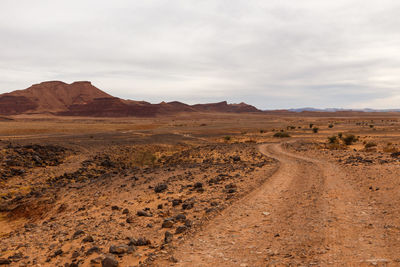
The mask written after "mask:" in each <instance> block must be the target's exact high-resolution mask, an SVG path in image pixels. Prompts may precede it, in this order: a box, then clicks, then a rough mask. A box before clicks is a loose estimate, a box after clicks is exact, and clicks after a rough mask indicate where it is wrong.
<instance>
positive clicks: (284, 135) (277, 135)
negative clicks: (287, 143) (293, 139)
mask: <svg viewBox="0 0 400 267" xmlns="http://www.w3.org/2000/svg"><path fill="white" fill-rule="evenodd" d="M273 136H274V137H277V138H284V137H290V134H288V133H286V132H277V133H275V134H274V135H273Z"/></svg>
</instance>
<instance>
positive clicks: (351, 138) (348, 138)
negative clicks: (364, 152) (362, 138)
mask: <svg viewBox="0 0 400 267" xmlns="http://www.w3.org/2000/svg"><path fill="white" fill-rule="evenodd" d="M357 140H358V139H357V137H356V136H354V135H353V134H349V135H346V136H345V137H344V138H343V142H344V143H345V145H347V146H349V145H352V144H353V143H354V142H357Z"/></svg>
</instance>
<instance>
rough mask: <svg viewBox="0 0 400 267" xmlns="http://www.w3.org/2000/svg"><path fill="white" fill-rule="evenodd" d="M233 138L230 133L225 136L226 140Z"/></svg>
mask: <svg viewBox="0 0 400 267" xmlns="http://www.w3.org/2000/svg"><path fill="white" fill-rule="evenodd" d="M231 139H232V137H231V136H230V135H226V136H225V137H224V140H225V141H230V140H231Z"/></svg>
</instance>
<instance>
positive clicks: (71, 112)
mask: <svg viewBox="0 0 400 267" xmlns="http://www.w3.org/2000/svg"><path fill="white" fill-rule="evenodd" d="M183 112H221V113H243V112H262V111H261V110H259V109H257V108H255V107H254V106H251V105H248V104H246V103H240V104H228V103H227V102H226V101H223V102H219V103H211V104H196V105H188V104H185V103H181V102H177V101H174V102H161V103H159V104H151V103H148V102H145V101H134V100H124V99H121V98H118V97H114V96H111V95H109V94H107V93H105V92H103V91H101V90H100V89H98V88H96V87H95V86H93V85H92V84H91V82H88V81H82V82H74V83H71V84H67V83H64V82H61V81H49V82H42V83H39V84H34V85H32V86H31V87H29V88H27V89H24V90H17V91H13V92H11V93H5V94H1V95H0V115H18V114H53V115H60V116H93V117H128V116H136V117H152V116H157V115H168V114H177V113H183Z"/></svg>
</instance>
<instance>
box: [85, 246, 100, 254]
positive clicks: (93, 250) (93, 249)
mask: <svg viewBox="0 0 400 267" xmlns="http://www.w3.org/2000/svg"><path fill="white" fill-rule="evenodd" d="M100 252H101V250H100V248H99V247H96V246H94V247H91V248H89V249H88V251H87V252H86V255H87V256H89V255H92V254H93V253H100Z"/></svg>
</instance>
